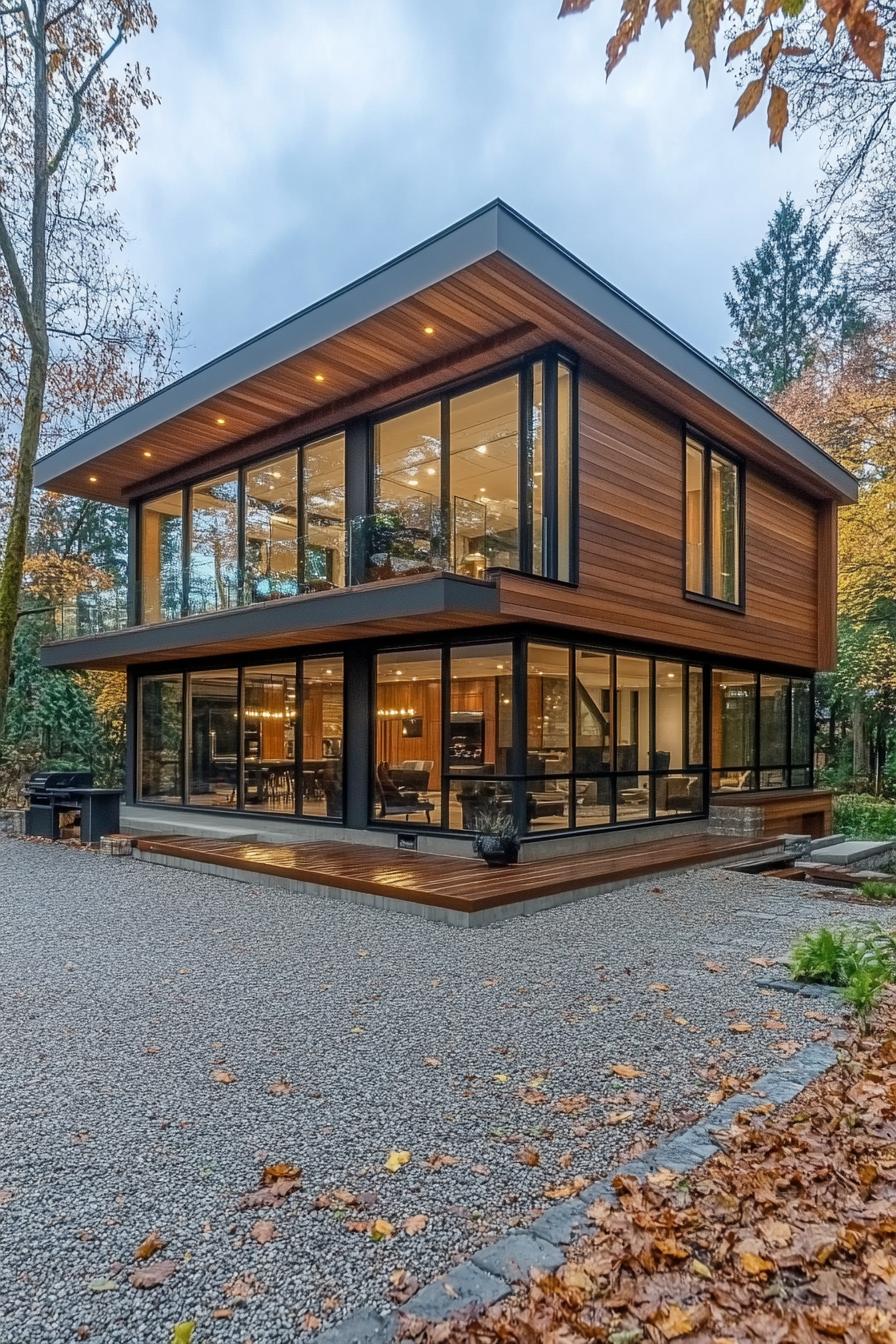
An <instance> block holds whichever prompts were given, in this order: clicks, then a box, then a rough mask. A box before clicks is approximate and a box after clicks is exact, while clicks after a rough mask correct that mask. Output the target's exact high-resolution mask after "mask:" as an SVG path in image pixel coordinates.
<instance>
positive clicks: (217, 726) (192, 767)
mask: <svg viewBox="0 0 896 1344" xmlns="http://www.w3.org/2000/svg"><path fill="white" fill-rule="evenodd" d="M188 682H189V685H188V693H187V699H188V708H189V725H190V726H189V747H190V752H189V767H188V769H189V774H188V778H189V783H190V788H189V798H188V801H189V802H190V803H191V804H192V805H193V806H194V807H222V808H227V807H236V802H237V798H236V794H237V762H238V760H239V753H238V748H239V696H238V693H237V687H238V683H239V674H238V673H237V671H236V669H235V668H228V669H225V670H217V671H214V672H191V673H190V676H189V678H188Z"/></svg>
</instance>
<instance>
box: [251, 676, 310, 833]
mask: <svg viewBox="0 0 896 1344" xmlns="http://www.w3.org/2000/svg"><path fill="white" fill-rule="evenodd" d="M297 712H298V711H297V706H296V668H295V663H271V664H268V665H265V666H262V667H247V668H246V669H245V670H244V672H243V718H242V722H243V806H244V807H245V808H246V810H247V811H255V810H258V811H261V812H294V811H295V798H296V718H297Z"/></svg>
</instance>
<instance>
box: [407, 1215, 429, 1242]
mask: <svg viewBox="0 0 896 1344" xmlns="http://www.w3.org/2000/svg"><path fill="white" fill-rule="evenodd" d="M428 1222H429V1219H428V1218H427V1216H426V1214H425V1213H415V1214H414V1216H413V1217H412V1218H409V1219H408V1220H407V1222H406V1223H405V1225H404V1230H405V1232H407V1234H408V1236H409V1237H416V1236H417V1235H418V1234H419V1233H420V1232H425V1231H426V1225H427V1223H428Z"/></svg>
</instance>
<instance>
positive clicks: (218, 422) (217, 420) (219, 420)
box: [215, 415, 227, 425]
mask: <svg viewBox="0 0 896 1344" xmlns="http://www.w3.org/2000/svg"><path fill="white" fill-rule="evenodd" d="M215 424H216V425H226V424H227V421H226V420H225V419H224V417H223V415H216V416H215Z"/></svg>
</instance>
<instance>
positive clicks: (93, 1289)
mask: <svg viewBox="0 0 896 1344" xmlns="http://www.w3.org/2000/svg"><path fill="white" fill-rule="evenodd" d="M117 1289H118V1284H117V1283H116V1282H115V1280H114V1279H91V1280H90V1282H89V1283H88V1285H87V1291H88V1292H89V1293H114V1292H116V1291H117Z"/></svg>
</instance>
